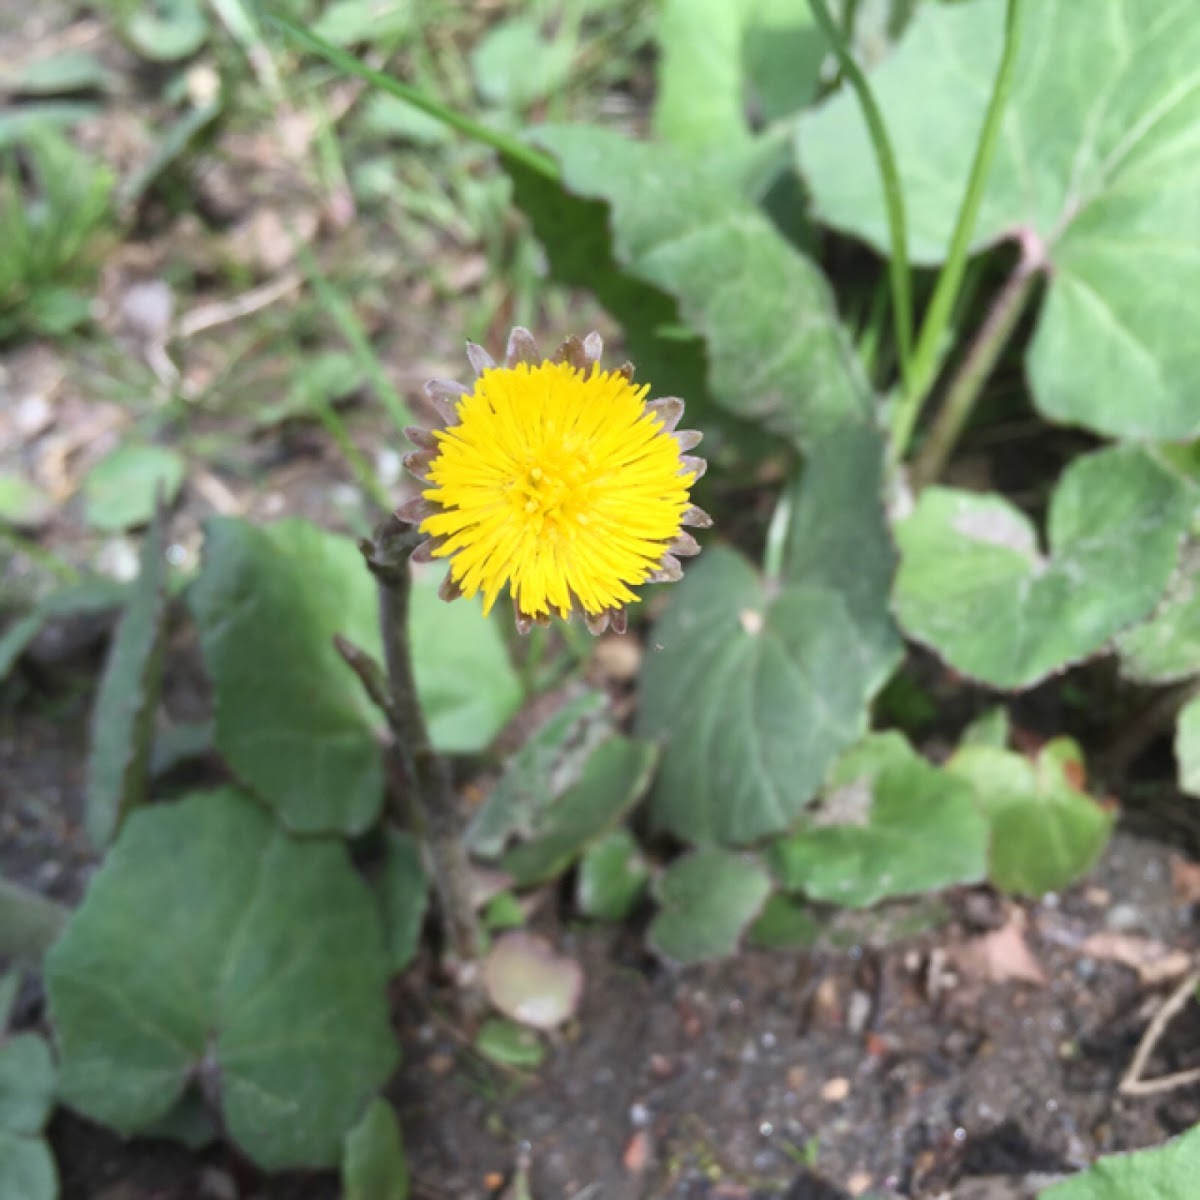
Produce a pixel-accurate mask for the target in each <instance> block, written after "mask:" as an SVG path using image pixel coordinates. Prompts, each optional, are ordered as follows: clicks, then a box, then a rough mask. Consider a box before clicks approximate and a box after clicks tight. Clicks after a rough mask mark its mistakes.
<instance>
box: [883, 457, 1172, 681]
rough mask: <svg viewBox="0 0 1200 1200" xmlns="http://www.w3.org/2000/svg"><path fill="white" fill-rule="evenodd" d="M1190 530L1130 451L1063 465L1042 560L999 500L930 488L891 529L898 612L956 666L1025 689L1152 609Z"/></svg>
mask: <svg viewBox="0 0 1200 1200" xmlns="http://www.w3.org/2000/svg"><path fill="white" fill-rule="evenodd" d="M1187 520H1188V505H1187V503H1186V500H1185V498H1184V493H1183V490H1182V486H1181V485H1180V484H1179V483H1178V481H1177V480H1176V479H1175V477H1174V476H1172V475H1171V474H1169V473H1168V472H1167V471H1165V470H1164V469H1163V468H1162V467H1160V466H1158V464H1157V463H1155V462H1154V460H1153V459H1151V458H1150V456H1149V455H1147V454H1146V453H1145V452H1144V451H1143V450H1141V449H1139V448H1137V447H1134V446H1124V447H1112V448H1109V449H1105V450H1100V451H1097V452H1096V453H1094V454H1090V455H1088V456H1086V457H1084V458H1080V459H1077V460H1076V461H1075V462H1073V463H1072V464H1071V465H1070V466H1069V467H1068V468H1067V469H1066V471H1065V472H1064V473H1063V475H1062V478H1061V479H1060V480H1059V483H1058V486H1057V488H1056V489H1055V492H1054V496H1053V498H1052V499H1051V502H1050V512H1049V518H1048V522H1047V536H1048V541H1049V553H1048V554H1046V553H1043V552H1042V551H1041V549H1040V548H1039V546H1038V539H1037V534H1036V533H1035V531H1034V527H1033V525H1032V524H1031V523H1030V521H1029V519H1028V518H1027V517H1025V515H1024V514H1023V513H1021V512H1019V511H1018V510H1017V509H1016V508H1014V507H1013V506H1012V505H1011V504H1010V503H1009V502H1008V501H1007V500H1004V499H1002V498H1000V497H999V496H985V495H978V494H975V493H971V492H962V491H955V490H953V489H950V488H928V489H927V490H926V491H924V492H923V493H922V494H921V498H920V499H919V500H918V501H917V506H916V510H915V511H914V512H913V514H912V515H911V516H909V517H908V518H906V519H905V520H904V521H902V522H900V524H899V526H898V527H897V530H896V536H897V540H898V541H899V544H900V554H901V559H900V571H899V574H898V575H897V578H896V588H895V610H896V615H897V617H898V618H899V621H900V624H901V625H902V626H903V627H904V629H905V631H906V632H907V633H908V634H909V635H910V636H912V637H913V638H915V639H916V640H917V641H920V642H924V643H925V644H926V645H928V646H930V647H931V648H932V649H934V650H936V651H937V652H938V653H939V654H940V655H941V656H942V657H943V658H944V659H945V660H946V661H947V662H948V663H949V664H950V665H951V666H952V667H954V668H955V669H956V670H958V671H961V672H963V673H964V674H966V675H971V676H973V677H975V678H977V679H981V680H983V681H984V682H986V683H990V684H993V685H994V686H996V687H1003V688H1021V687H1028V686H1030V685H1031V684H1034V683H1036V682H1037V681H1038V680H1040V679H1043V678H1045V677H1046V676H1047V675H1050V674H1052V673H1053V672H1055V671H1059V670H1061V669H1062V668H1064V667H1066V666H1069V665H1070V664H1072V663H1074V662H1078V661H1079V660H1080V659H1084V658H1087V657H1088V656H1089V655H1091V654H1094V653H1095V652H1096V651H1098V650H1100V649H1101V648H1102V647H1103V646H1104V644H1105V643H1106V642H1107V641H1108V639H1109V638H1111V637H1112V636H1113V635H1114V634H1115V633H1117V632H1118V631H1119V630H1121V629H1123V628H1124V627H1126V626H1128V625H1130V624H1132V623H1133V622H1134V621H1137V620H1139V619H1140V618H1141V617H1144V616H1145V615H1146V614H1147V613H1148V612H1150V610H1151V609H1153V607H1154V605H1155V604H1156V603H1157V602H1158V600H1159V598H1160V597H1161V596H1162V594H1163V589H1164V588H1165V587H1166V585H1167V581H1168V579H1169V578H1170V576H1171V571H1172V569H1173V568H1174V565H1175V561H1176V555H1177V552H1178V548H1179V539H1180V536H1181V534H1182V533H1183V530H1184V528H1185V525H1186V523H1187Z"/></svg>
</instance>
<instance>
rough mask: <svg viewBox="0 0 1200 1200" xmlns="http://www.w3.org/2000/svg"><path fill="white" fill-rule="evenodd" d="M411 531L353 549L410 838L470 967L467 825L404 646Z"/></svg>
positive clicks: (397, 526)
mask: <svg viewBox="0 0 1200 1200" xmlns="http://www.w3.org/2000/svg"><path fill="white" fill-rule="evenodd" d="M419 541H421V536H420V534H418V533H417V531H416V530H415V529H414V528H413V527H411V526H409V525H406V524H404V523H403V522H401V521H399V520H397V519H396V518H395V517H389V518H388V519H387V520H385V521H383V522H382V523H381V524H380V525H379V526H378V527H377V528H376V530H375V534H374V536H373V537H372V538H369V539H366V540H364V541H363V542H361V543H360V544H359V548H360V549H361V550H362V553H363V557H364V558H365V559H366V561H367V566H368V567H370V569H371V573H372V574H373V575H374V576H375V582H376V585H377V586H378V588H379V619H380V628H381V630H382V634H383V652H384V662H385V664H386V667H387V677H388V691H389V704H388V708H387V713H388V725H389V726H390V728H391V731H392V753H393V755H394V757H395V759H396V764H395V765H396V766H397V768H398V773H399V775H400V776H401V778H402V779H403V781H404V783H405V785H406V787H407V790H408V792H409V793H410V795H411V797H412V803H413V812H414V817H415V819H416V821H417V823H418V826H419V827H418V828H417V829H416V831H415V832H416V834H417V836H418V838H419V839H420V840H421V841H422V843H423V844H424V846H425V849H426V853H427V854H428V856H429V861H430V865H431V866H432V868H433V880H434V888H435V889H436V891H437V897H438V903H439V905H440V907H441V911H442V919H443V920H444V921H445V926H446V929H445V932H446V937H447V940H448V942H449V944H450V949H451V951H452V953H453V955H454V957H455V958H456V959H457V960H458V962H459V963H461V964H464V965H466V964H469V963H472V962H474V960H475V959H477V958H478V957H479V954H480V952H481V950H482V938H481V936H480V930H479V923H478V922H477V920H476V919H475V907H474V905H473V904H472V902H471V880H470V869H469V866H468V863H467V852H466V848H465V845H464V843H463V831H464V829H465V827H466V820H465V817H464V814H463V811H462V802H461V799H460V797H459V795H458V793H457V792H456V791H455V789H454V785H453V782H452V780H451V778H450V768H449V764H448V763H447V762H446V760H445V759H444V758H442V756H441V755H440V754H438V752H437V751H436V750H435V749H434V748H433V743H432V742H431V741H430V739H429V730H428V728H427V727H426V725H425V714H424V713H423V712H422V711H421V702H420V700H419V699H418V698H417V688H416V681H415V679H414V676H413V669H412V654H411V652H410V648H409V640H408V603H409V597H410V595H411V592H412V574H411V568H410V566H409V559H410V557H411V556H412V552H413V550H414V548H415V547H416V545H417V543H418V542H419Z"/></svg>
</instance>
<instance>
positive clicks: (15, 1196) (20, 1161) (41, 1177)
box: [0, 1129, 58, 1200]
mask: <svg viewBox="0 0 1200 1200" xmlns="http://www.w3.org/2000/svg"><path fill="white" fill-rule="evenodd" d="M57 1196H58V1172H57V1171H56V1170H55V1167H54V1156H53V1155H52V1154H51V1153H50V1147H49V1146H47V1145H46V1142H45V1140H44V1139H43V1138H28V1137H20V1136H19V1135H17V1134H14V1133H9V1132H8V1131H7V1130H4V1129H0V1200H55V1198H56V1197H57Z"/></svg>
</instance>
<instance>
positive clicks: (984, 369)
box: [912, 254, 1040, 490]
mask: <svg viewBox="0 0 1200 1200" xmlns="http://www.w3.org/2000/svg"><path fill="white" fill-rule="evenodd" d="M1039 271H1040V266H1039V263H1038V261H1037V260H1036V259H1035V258H1034V257H1033V256H1032V255H1029V254H1024V255H1022V257H1021V261H1020V262H1019V263H1018V264H1017V267H1016V270H1015V271H1013V273H1012V274H1011V275H1010V276H1009V278H1008V281H1007V282H1006V283H1005V285H1004V288H1003V289H1002V290H1001V292H1000V295H999V296H997V297H996V301H995V303H994V304H993V305H992V309H991V311H990V312H989V313H988V315H987V319H986V320H985V321H984V323H983V325H982V326H980V329H979V332H978V333H977V334H976V335H975V339H974V341H972V343H971V346H970V349H969V350H968V351H967V353H966V356H965V357H964V358H963V360H962V364H961V365H960V366H959V368H958V371H957V372H956V373H955V375H954V378H953V379H952V380H951V381H950V386H949V387H948V388H947V389H946V399H945V400H944V401H943V403H942V407H941V409H940V410H939V411H938V414H937V416H936V417H935V418H934V421H933V424H932V426H931V427H930V430H929V437H928V438H927V439H926V442H925V444H924V445H923V446H922V447H921V452H920V453H919V454H918V455H917V457H916V461H915V462H914V463H913V468H912V483H913V487H914V489H917V490H920V489H921V488H923V487H925V486H926V484H930V483H933V482H934V480H936V479H937V477H938V476H939V475H940V474H941V473H942V468H943V467H944V466H945V465H946V460H947V459H948V458H949V457H950V453H951V451H953V449H954V446H955V443H956V442H957V441H958V438H959V435H960V434H961V433H962V431H963V427H964V426H965V425H966V423H967V420H968V419H969V418H970V415H971V410H972V408H974V406H975V401H976V400H977V399H978V398H979V393H980V390H981V389H982V388H983V385H984V383H985V381H986V380H987V377H988V376H989V375H990V374H991V373H992V368H993V367H994V366H995V365H996V359H998V358H999V357H1000V352H1001V351H1002V350H1003V349H1004V346H1005V344H1006V343H1007V342H1008V339H1009V336H1010V335H1011V334H1012V331H1013V328H1014V327H1015V325H1016V323H1017V321H1018V319H1019V318H1020V316H1021V313H1022V312H1024V310H1025V303H1026V301H1027V300H1028V299H1029V294H1030V292H1031V291H1032V290H1033V285H1034V283H1035V282H1036V281H1037V278H1038V274H1039Z"/></svg>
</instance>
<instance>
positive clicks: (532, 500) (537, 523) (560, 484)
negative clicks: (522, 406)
mask: <svg viewBox="0 0 1200 1200" xmlns="http://www.w3.org/2000/svg"><path fill="white" fill-rule="evenodd" d="M553 450H554V452H551V448H550V447H544V448H543V449H542V452H541V453H540V454H539V455H538V458H537V461H536V463H531V464H530V465H528V466H527V467H526V469H525V472H524V474H523V475H522V476H521V477H520V478H518V479H517V481H516V484H515V486H514V487H513V489H512V500H513V506H514V508H516V509H518V510H519V514H520V516H521V517H522V519H523V520H524V522H525V523H526V526H527V528H529V529H530V532H533V533H536V534H537V535H539V536H558V535H560V534H564V533H565V534H568V536H569V535H570V534H571V533H573V532H574V526H576V525H586V524H587V523H588V514H587V509H588V508H589V507H590V500H591V491H592V488H591V482H592V481H591V478H590V474H591V473H590V471H589V470H588V464H587V462H586V461H585V456H584V455H583V454H581V453H580V450H579V449H578V448H574V447H570V446H565V445H563V446H558V447H554V448H553Z"/></svg>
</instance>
